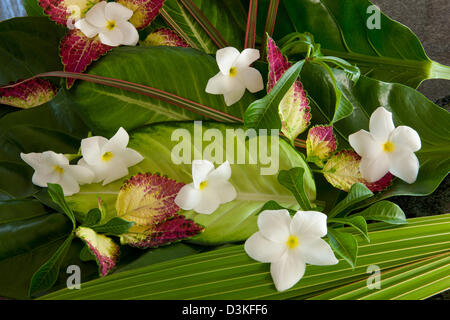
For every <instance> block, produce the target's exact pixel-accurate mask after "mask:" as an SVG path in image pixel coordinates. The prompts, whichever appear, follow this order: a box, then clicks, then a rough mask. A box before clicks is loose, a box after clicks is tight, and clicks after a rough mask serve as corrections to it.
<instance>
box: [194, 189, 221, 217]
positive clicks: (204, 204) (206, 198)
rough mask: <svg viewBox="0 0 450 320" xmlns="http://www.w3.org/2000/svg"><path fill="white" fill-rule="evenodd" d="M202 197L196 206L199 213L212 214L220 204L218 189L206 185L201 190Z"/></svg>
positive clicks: (195, 208)
mask: <svg viewBox="0 0 450 320" xmlns="http://www.w3.org/2000/svg"><path fill="white" fill-rule="evenodd" d="M200 194H201V199H200V201H199V203H197V205H196V206H195V207H194V211H195V212H197V213H203V214H211V213H213V212H214V211H216V210H217V208H218V207H219V206H220V197H219V193H218V192H217V190H215V189H213V188H208V187H206V188H205V189H203V190H201V191H200Z"/></svg>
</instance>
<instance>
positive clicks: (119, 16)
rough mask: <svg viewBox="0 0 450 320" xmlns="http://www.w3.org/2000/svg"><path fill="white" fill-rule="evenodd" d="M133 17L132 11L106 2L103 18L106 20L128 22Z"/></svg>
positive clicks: (118, 4) (117, 4)
mask: <svg viewBox="0 0 450 320" xmlns="http://www.w3.org/2000/svg"><path fill="white" fill-rule="evenodd" d="M132 15H133V10H130V9H128V8H127V7H125V6H123V5H121V4H120V3H116V2H108V3H107V4H106V7H105V17H106V19H108V20H119V21H120V20H128V19H130V18H131V16H132Z"/></svg>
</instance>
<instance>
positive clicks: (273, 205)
mask: <svg viewBox="0 0 450 320" xmlns="http://www.w3.org/2000/svg"><path fill="white" fill-rule="evenodd" d="M283 209H284V210H288V211H289V213H290V214H291V215H293V214H295V213H296V211H295V210H292V209H287V208H285V207H283V206H281V205H280V204H279V203H278V202H276V201H274V200H270V201H267V202H266V203H264V205H263V206H262V208H261V209H260V210H259V213H258V214H260V213H261V212H263V211H265V210H283Z"/></svg>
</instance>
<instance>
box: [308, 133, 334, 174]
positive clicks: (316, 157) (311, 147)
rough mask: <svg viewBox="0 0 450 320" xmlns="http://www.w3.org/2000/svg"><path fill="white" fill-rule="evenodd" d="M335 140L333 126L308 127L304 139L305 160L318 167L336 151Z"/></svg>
mask: <svg viewBox="0 0 450 320" xmlns="http://www.w3.org/2000/svg"><path fill="white" fill-rule="evenodd" d="M336 148H337V141H336V137H335V136H334V133H333V126H315V127H313V128H311V129H309V132H308V138H307V139H306V155H307V158H306V160H307V161H308V162H313V163H315V164H316V165H317V166H319V167H323V163H324V161H325V160H327V159H328V158H329V157H331V155H332V154H333V153H334V152H335V151H336Z"/></svg>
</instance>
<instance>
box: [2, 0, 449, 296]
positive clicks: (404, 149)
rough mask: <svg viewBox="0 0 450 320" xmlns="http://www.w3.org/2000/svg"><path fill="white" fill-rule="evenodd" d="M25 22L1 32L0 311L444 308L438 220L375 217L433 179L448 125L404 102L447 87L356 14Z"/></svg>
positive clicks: (55, 10)
mask: <svg viewBox="0 0 450 320" xmlns="http://www.w3.org/2000/svg"><path fill="white" fill-rule="evenodd" d="M23 2H24V5H25V7H26V9H27V13H28V17H24V18H14V19H11V20H7V21H3V22H1V23H0V62H1V64H2V67H1V70H0V107H1V108H0V145H1V149H0V274H1V276H0V296H2V297H7V298H14V299H27V298H39V299H293V298H295V299H423V298H427V297H429V296H432V295H434V294H436V293H439V292H442V291H444V290H446V289H448V288H449V287H450V282H449V281H450V280H449V277H448V274H449V271H450V267H449V266H450V264H449V259H450V233H449V226H450V216H449V215H448V214H445V215H439V216H433V217H423V218H414V219H406V216H405V214H404V212H403V211H402V210H401V208H400V207H398V206H397V205H396V204H394V203H392V202H390V201H389V200H388V199H389V198H390V197H393V196H399V195H411V196H424V195H429V194H430V193H432V192H433V191H434V190H435V189H436V188H437V187H438V186H439V184H440V183H441V182H442V181H443V179H444V178H445V177H446V176H447V174H448V172H449V169H450V159H449V158H448V154H449V152H450V150H449V145H450V115H449V114H448V112H447V111H445V110H444V109H441V108H440V107H438V106H437V105H435V104H434V103H433V102H431V101H429V100H428V99H427V98H426V97H424V96H423V95H422V94H421V93H419V92H418V91H417V90H416V88H417V87H418V85H419V84H420V83H421V82H423V81H425V80H427V79H434V78H442V79H450V69H449V67H446V66H443V65H441V64H439V63H437V62H435V61H431V60H430V59H429V58H428V57H427V55H426V53H425V51H424V49H423V47H422V45H421V43H420V42H419V40H418V39H417V37H416V36H415V35H414V34H413V33H412V32H411V31H410V30H409V29H408V28H407V27H405V26H403V25H401V24H400V23H398V22H396V21H393V20H391V19H390V18H388V17H387V16H385V15H384V14H383V13H381V12H380V11H379V10H378V9H377V8H376V7H374V6H373V5H372V4H371V3H370V2H369V1H368V0H353V1H346V0H321V1H315V0H314V1H313V0H281V1H278V0H260V1H257V0H247V1H246V0H242V1H241V0H229V1H219V0H208V1H203V0H117V1H107V2H106V1H100V0H65V1H59V0H23ZM371 9H373V10H372V11H371ZM377 25H378V27H377ZM198 137H200V139H198ZM229 141H231V143H229ZM264 152H266V153H264ZM174 155H175V156H174ZM180 159H181V160H180ZM182 160H187V161H182ZM274 161H275V162H276V165H275V162H274ZM269 263H270V265H269ZM70 266H77V267H78V268H79V271H80V272H79V274H80V276H81V285H80V286H81V289H80V290H77V289H76V288H75V289H74V288H72V287H70V286H69V282H68V280H67V278H68V271H67V270H69V269H68V267H70ZM371 266H376V267H377V268H378V269H379V270H380V272H381V277H380V278H381V282H380V283H379V286H380V287H379V288H378V289H377V290H373V288H370V286H368V285H367V283H366V280H367V277H368V274H367V272H368V270H369V269H368V268H370V267H371Z"/></svg>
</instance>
